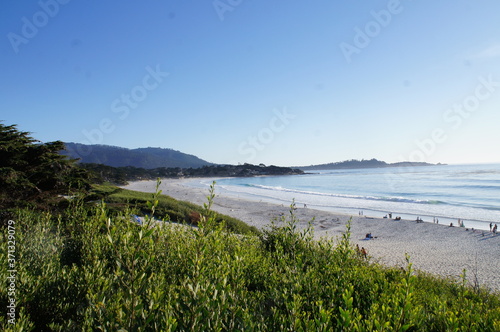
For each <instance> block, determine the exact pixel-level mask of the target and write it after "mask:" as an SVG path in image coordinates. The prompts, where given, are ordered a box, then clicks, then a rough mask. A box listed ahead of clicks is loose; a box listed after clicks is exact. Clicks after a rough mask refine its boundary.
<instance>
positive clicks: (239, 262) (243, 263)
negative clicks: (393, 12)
mask: <svg viewBox="0 0 500 332" xmlns="http://www.w3.org/2000/svg"><path fill="white" fill-rule="evenodd" d="M107 188H108V189H106V190H104V189H105V188H101V189H103V191H106V192H107V193H106V195H105V196H106V200H108V199H109V198H111V197H113V196H114V195H116V201H117V202H120V204H122V203H123V202H126V201H129V202H130V201H131V200H132V199H137V200H138V202H137V204H138V203H139V201H140V202H141V204H142V199H143V198H145V197H146V196H148V195H147V194H146V196H137V195H138V194H136V193H131V192H128V191H121V190H118V191H116V190H115V189H112V188H111V187H107ZM141 197H142V198H141ZM208 197H209V199H208V202H207V204H205V206H204V207H202V208H201V210H200V211H201V217H200V221H199V225H198V226H199V227H196V228H195V227H180V226H178V225H176V224H174V223H160V224H157V223H155V221H154V220H153V219H152V218H149V217H146V222H145V224H144V225H142V226H141V225H138V224H136V223H133V222H131V221H130V213H131V212H132V210H133V209H127V208H126V207H125V208H124V210H123V211H119V210H118V209H117V210H115V211H110V209H109V207H108V205H106V204H98V205H95V204H94V205H92V206H91V207H89V206H87V205H85V204H83V203H82V202H81V201H78V200H76V201H74V202H73V203H72V204H71V206H70V207H68V210H67V211H66V212H65V213H64V214H62V215H59V216H54V215H51V214H48V213H40V212H33V211H29V210H18V211H17V212H16V214H15V215H14V216H13V218H12V220H13V222H15V225H14V226H15V241H16V244H15V248H16V252H15V255H16V266H15V267H16V270H17V279H16V290H17V292H16V295H15V299H16V304H17V307H16V314H17V316H16V317H17V320H16V325H15V326H13V325H10V324H9V323H8V322H7V316H6V315H2V316H0V329H2V330H5V331H20V330H23V331H30V330H37V331H40V330H43V331H49V330H53V331H499V330H500V295H499V294H492V293H489V292H487V291H485V290H483V289H472V288H469V287H467V286H466V285H465V282H459V283H456V282H454V281H452V280H446V279H442V278H437V277H434V276H430V275H422V274H418V273H415V271H413V269H412V267H411V260H410V259H409V261H408V265H407V267H406V269H404V270H401V269H393V268H386V267H383V266H380V265H377V264H375V263H372V262H370V261H369V260H366V259H364V258H362V257H360V256H359V254H358V252H357V251H356V250H355V249H354V248H353V247H352V245H351V243H350V232H349V227H350V225H349V224H348V225H347V228H346V232H345V234H344V235H343V236H342V237H341V238H339V239H336V240H331V239H330V240H326V239H325V240H322V241H314V240H313V232H312V228H308V229H305V230H302V231H298V230H297V228H296V225H297V222H298V221H297V220H296V219H295V216H294V215H293V210H291V212H290V216H289V218H287V219H286V220H285V219H283V220H282V221H283V226H278V225H276V224H272V225H271V226H270V227H269V228H267V229H265V230H264V231H263V232H261V233H260V235H259V236H254V235H250V236H239V235H238V236H237V235H234V234H233V233H230V232H228V231H227V228H226V227H225V225H224V223H223V222H218V221H217V220H216V218H215V217H214V214H213V213H212V212H211V209H210V207H211V204H212V200H213V192H211V193H210V194H209V195H208ZM148 202H149V203H146V206H147V208H148V209H149V212H151V213H153V215H154V216H156V212H157V211H159V210H160V207H161V205H162V204H165V206H167V204H169V203H168V202H169V199H168V198H163V197H162V196H161V195H160V194H159V192H157V193H155V194H153V195H149V201H148ZM178 204H180V205H181V206H183V204H184V203H178ZM7 234H8V231H7V225H6V224H5V225H4V227H3V235H2V237H1V242H0V261H1V262H4V263H2V264H1V265H0V278H2V280H6V278H7V276H8V275H9V271H8V265H7V263H6V262H7V252H8V241H7V240H8V238H7ZM464 280H465V276H464ZM6 289H7V288H6V287H5V286H4V287H2V288H1V289H0V305H1V306H2V307H3V308H6V306H7V303H8V301H9V295H8V293H7V290H6Z"/></svg>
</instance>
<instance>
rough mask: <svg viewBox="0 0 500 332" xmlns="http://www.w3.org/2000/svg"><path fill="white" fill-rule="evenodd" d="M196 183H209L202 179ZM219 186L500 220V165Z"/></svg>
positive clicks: (349, 206) (320, 202) (428, 217)
mask: <svg viewBox="0 0 500 332" xmlns="http://www.w3.org/2000/svg"><path fill="white" fill-rule="evenodd" d="M192 185H201V186H207V185H209V183H208V181H205V180H203V181H201V182H199V183H198V184H194V183H192ZM216 188H217V191H219V192H220V193H224V194H225V195H231V196H238V197H243V198H247V199H253V200H262V201H268V202H274V203H280V204H286V205H289V204H290V203H291V202H292V200H294V201H295V203H296V205H297V206H298V207H303V206H304V204H306V205H307V207H308V208H315V209H320V210H327V211H336V212H342V213H348V214H352V215H358V214H359V213H360V211H363V215H365V216H372V217H383V216H385V215H388V214H389V213H392V217H393V218H394V217H396V216H401V217H402V218H403V219H409V220H415V219H416V217H420V218H422V219H423V220H424V221H426V222H433V220H434V218H437V219H438V220H439V223H440V224H446V225H449V224H450V223H453V224H454V226H458V224H457V220H458V219H462V220H464V225H465V227H467V228H476V229H484V230H489V224H490V223H491V222H492V223H498V224H500V164H495V165H492V164H490V165H438V166H422V167H396V168H371V169H346V170H323V171H314V172H311V173H309V174H305V175H297V176H269V177H252V178H226V179H219V180H217V185H216Z"/></svg>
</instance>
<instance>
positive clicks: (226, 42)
mask: <svg viewBox="0 0 500 332" xmlns="http://www.w3.org/2000/svg"><path fill="white" fill-rule="evenodd" d="M499 13H500V2H498V1H495V0H489V1H487V0H485V1H472V0H470V1H465V0H458V1H453V2H452V1H444V2H436V1H430V0H429V1H427V0H420V1H416V0H413V1H412V0H400V1H397V0H390V1H369V2H368V1H367V2H363V1H325V0H320V1H314V2H305V1H296V2H293V3H290V1H282V0H276V1H257V0H252V1H250V0H215V1H214V0H209V1H190V0H183V1H180V0H178V1H177V0H172V1H158V0H156V1H149V0H148V1H142V2H138V1H128V0H126V1H106V2H102V1H93V0H89V1H81V0H80V1H79V0H70V1H69V0H41V1H13V0H7V1H5V2H4V3H3V8H2V11H1V12H0V32H1V34H0V35H1V36H2V39H1V42H0V56H1V60H2V61H1V62H0V66H1V76H0V96H1V98H0V112H1V113H0V119H1V120H3V121H4V123H5V124H14V123H15V124H18V125H19V129H21V130H24V131H29V132H32V136H34V137H35V138H37V139H39V140H41V141H44V142H47V141H53V140H63V141H67V142H80V143H98V144H109V145H117V146H123V147H129V148H136V147H147V146H154V147H158V146H159V147H165V148H173V149H175V150H180V151H182V152H185V153H190V154H194V155H197V156H199V157H200V158H203V159H205V160H208V161H211V162H216V163H244V162H249V163H265V164H276V165H287V166H288V165H309V164H318V163H327V162H335V161H341V160H346V159H363V158H365V159H369V158H377V159H380V160H385V161H388V162H397V161H402V160H412V161H428V162H443V163H474V162H481V163H483V162H500V153H499V148H498V146H499V143H500V130H498V128H499V124H500V20H499V19H498V14H499Z"/></svg>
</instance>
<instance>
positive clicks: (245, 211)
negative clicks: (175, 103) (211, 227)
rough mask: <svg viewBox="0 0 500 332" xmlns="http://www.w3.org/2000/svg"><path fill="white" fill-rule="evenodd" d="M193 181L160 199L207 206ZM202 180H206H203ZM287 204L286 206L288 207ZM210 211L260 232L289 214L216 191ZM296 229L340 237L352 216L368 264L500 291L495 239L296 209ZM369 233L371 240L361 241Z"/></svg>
mask: <svg viewBox="0 0 500 332" xmlns="http://www.w3.org/2000/svg"><path fill="white" fill-rule="evenodd" d="M193 180H194V179H163V180H162V184H161V187H160V189H161V190H162V191H163V194H164V195H168V196H171V197H174V198H176V199H179V200H184V201H189V202H192V203H195V204H199V205H201V204H203V203H205V202H207V199H206V196H207V195H208V188H194V187H191V186H187V185H186V183H187V182H188V181H193ZM204 180H207V179H204ZM155 186H156V182H155V181H137V182H132V183H130V184H129V185H127V186H124V187H123V188H125V189H130V190H136V191H143V192H154V190H155ZM290 203H291V202H290ZM213 209H214V210H215V211H217V212H220V213H223V214H226V215H230V216H232V217H235V218H238V219H240V220H243V221H244V222H246V223H247V224H249V225H251V226H255V227H257V228H259V229H262V228H263V227H265V226H266V225H269V224H270V223H271V220H273V219H274V218H279V217H280V215H283V214H284V215H285V216H288V215H289V205H286V204H283V205H282V204H273V203H268V202H262V201H253V200H250V199H243V198H241V197H238V196H237V195H236V194H231V193H220V192H218V190H217V186H216V198H215V200H214V204H213ZM295 212H296V216H297V217H298V219H299V220H300V223H299V227H307V225H308V223H309V221H311V220H313V218H314V220H313V222H312V224H313V226H314V232H315V236H316V238H321V237H339V236H340V235H341V234H342V232H344V231H345V229H346V227H345V226H346V222H347V221H348V220H349V219H350V218H351V217H352V223H351V233H352V235H351V239H352V243H353V244H358V245H359V247H364V248H365V249H366V250H367V252H368V255H369V256H371V257H372V260H374V261H378V262H380V263H382V264H385V265H390V266H406V262H405V253H408V254H409V255H410V261H411V262H412V263H413V268H414V269H416V270H421V271H425V272H429V273H433V274H439V275H442V276H451V277H454V278H458V277H459V276H460V274H461V273H462V271H463V270H464V269H466V270H467V278H468V280H469V281H470V282H471V283H474V282H475V281H476V280H477V282H478V283H479V285H480V286H484V287H486V288H489V289H492V290H494V291H497V292H500V259H499V254H500V235H499V234H498V233H497V234H496V235H494V234H493V233H490V232H488V231H477V230H476V231H472V230H470V229H469V230H467V229H465V228H459V227H449V226H447V225H441V224H433V223H416V222H415V221H409V220H399V221H396V220H391V219H383V218H372V217H370V216H359V215H355V216H350V215H345V214H341V213H332V212H326V211H320V210H315V209H311V208H307V207H303V206H300V205H297V209H296V211H295ZM367 233H371V234H372V236H373V237H374V239H372V240H365V237H366V234H367Z"/></svg>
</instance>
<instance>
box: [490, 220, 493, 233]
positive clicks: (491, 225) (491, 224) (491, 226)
mask: <svg viewBox="0 0 500 332" xmlns="http://www.w3.org/2000/svg"><path fill="white" fill-rule="evenodd" d="M492 228H493V223H491V222H490V232H491V230H492Z"/></svg>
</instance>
